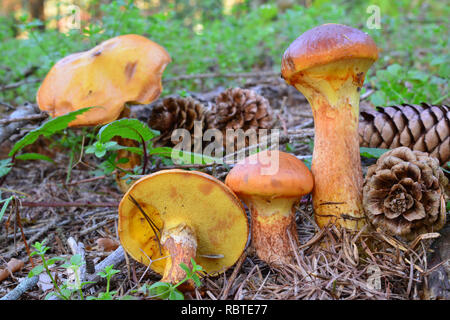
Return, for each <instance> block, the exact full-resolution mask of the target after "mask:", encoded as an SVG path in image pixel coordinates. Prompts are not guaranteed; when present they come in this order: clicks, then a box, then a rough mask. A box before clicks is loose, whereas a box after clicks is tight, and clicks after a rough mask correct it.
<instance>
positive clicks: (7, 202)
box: [0, 196, 13, 222]
mask: <svg viewBox="0 0 450 320" xmlns="http://www.w3.org/2000/svg"><path fill="white" fill-rule="evenodd" d="M12 199H13V196H11V197H9V198H6V199H5V200H2V201H0V203H2V202H3V206H2V209H1V210H0V222H1V221H2V218H3V215H4V214H5V211H6V208H8V205H9V203H10V202H11V200H12Z"/></svg>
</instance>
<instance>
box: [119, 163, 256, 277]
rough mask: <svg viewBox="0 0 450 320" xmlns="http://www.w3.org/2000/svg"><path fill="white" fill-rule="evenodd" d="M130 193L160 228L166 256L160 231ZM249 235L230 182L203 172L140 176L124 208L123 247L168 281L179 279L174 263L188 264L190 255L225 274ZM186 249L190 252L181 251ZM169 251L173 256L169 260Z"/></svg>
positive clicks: (121, 222) (207, 269) (121, 223)
mask: <svg viewBox="0 0 450 320" xmlns="http://www.w3.org/2000/svg"><path fill="white" fill-rule="evenodd" d="M130 195H131V196H132V197H133V198H135V199H136V201H137V202H138V203H139V204H140V206H141V207H142V208H143V210H144V211H145V213H146V214H147V215H148V217H149V218H150V219H151V220H152V221H153V222H154V223H155V224H156V226H157V227H158V228H159V229H160V231H161V232H157V233H158V237H159V239H161V242H162V244H161V246H162V254H161V253H160V251H159V245H158V241H157V237H156V235H155V233H154V232H153V230H152V228H151V227H150V225H149V223H148V222H147V221H146V219H145V218H144V217H143V215H142V214H141V213H140V211H139V209H138V208H137V207H136V205H134V204H133V202H132V201H130V199H129V196H130ZM248 232H249V231H248V222H247V217H246V215H245V211H244V209H243V207H242V205H241V203H240V201H239V199H238V198H237V197H236V196H235V195H234V194H233V193H232V191H231V190H230V189H229V188H228V187H227V186H226V185H225V184H223V183H222V182H220V181H219V180H217V179H215V178H214V177H212V176H210V175H207V174H204V173H201V172H196V171H184V170H177V169H174V170H162V171H159V172H157V173H154V174H151V175H149V176H146V177H144V178H141V179H140V180H138V181H136V182H135V183H134V184H133V186H132V187H131V188H130V189H129V190H128V192H127V193H126V194H125V196H124V197H123V199H122V201H121V202H120V205H119V237H120V241H121V243H122V246H123V247H124V249H125V250H126V251H127V252H128V253H129V254H130V255H131V256H132V257H133V258H134V259H135V260H137V261H139V262H141V263H143V264H146V265H150V267H151V268H152V269H153V270H154V271H156V272H158V273H160V274H164V278H165V279H175V280H176V278H177V276H173V275H172V276H170V273H176V272H177V271H176V270H175V269H176V268H177V267H178V266H173V265H172V261H178V262H184V263H186V262H188V261H189V260H190V258H191V257H192V258H194V260H195V261H196V263H197V264H199V265H201V266H202V267H203V269H204V271H205V272H207V273H211V274H215V273H221V272H223V271H225V270H226V269H227V268H228V267H230V266H232V265H233V264H234V263H235V262H236V261H237V259H238V258H239V257H240V255H241V254H242V252H243V250H244V249H245V245H246V243H247V239H248ZM164 244H166V245H164ZM176 244H177V245H176ZM171 248H172V249H171ZM183 248H184V249H183ZM185 249H186V251H187V252H179V251H181V250H185ZM169 250H171V254H172V255H173V257H168V256H169ZM192 251H196V252H195V255H194V254H193V253H192ZM222 255H223V257H222V258H218V259H216V258H210V256H213V257H214V256H216V257H221V256H222ZM164 257H166V258H164ZM161 258H162V259H161ZM149 259H151V260H152V262H151V261H150V260H149ZM150 262H151V263H150ZM186 264H187V263H186ZM165 269H166V270H165ZM178 271H179V270H178ZM178 278H179V276H178ZM180 280H182V279H178V281H180Z"/></svg>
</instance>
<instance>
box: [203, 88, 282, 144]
mask: <svg viewBox="0 0 450 320" xmlns="http://www.w3.org/2000/svg"><path fill="white" fill-rule="evenodd" d="M206 123H207V127H208V129H219V130H220V131H222V133H223V137H224V144H225V143H226V139H225V136H226V130H227V129H234V130H237V129H242V130H243V131H244V132H245V131H246V130H248V129H255V130H258V129H271V128H272V126H273V120H272V108H271V107H270V104H269V101H268V100H267V99H266V98H264V97H263V96H261V95H259V94H257V93H256V92H255V91H253V90H249V89H241V88H230V89H227V90H225V91H224V92H222V93H220V94H219V95H218V96H217V98H216V104H215V105H214V106H213V107H212V108H211V110H210V112H208V115H207V117H206Z"/></svg>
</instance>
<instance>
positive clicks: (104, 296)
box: [87, 265, 120, 300]
mask: <svg viewBox="0 0 450 320" xmlns="http://www.w3.org/2000/svg"><path fill="white" fill-rule="evenodd" d="M119 272H120V271H119V270H115V269H113V266H112V265H110V266H107V267H106V268H105V271H100V272H99V273H98V275H99V276H100V277H102V278H105V279H106V292H101V293H99V295H98V296H97V297H94V296H89V297H87V300H113V299H114V295H116V294H117V291H109V290H110V282H111V278H112V276H113V275H115V274H116V273H119Z"/></svg>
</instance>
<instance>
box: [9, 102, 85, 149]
mask: <svg viewBox="0 0 450 320" xmlns="http://www.w3.org/2000/svg"><path fill="white" fill-rule="evenodd" d="M90 109H92V107H88V108H83V109H80V110H76V111H72V112H69V113H67V114H65V115H62V116H59V117H56V118H54V119H51V120H48V121H46V122H44V123H43V124H42V125H41V126H40V127H38V128H36V129H34V130H32V131H30V132H28V133H27V134H26V135H25V136H24V137H23V138H22V139H20V140H19V141H17V142H16V144H14V146H13V147H12V149H11V151H10V152H9V154H8V155H9V156H10V157H11V156H13V155H14V154H16V153H17V151H19V150H21V149H23V148H24V147H26V146H28V145H30V144H32V143H34V142H35V141H36V140H37V139H38V138H39V137H40V136H41V135H42V136H44V137H47V138H48V137H50V136H51V135H53V134H55V133H57V132H59V131H61V130H64V129H66V128H67V127H68V125H69V123H70V122H71V121H73V120H75V119H76V117H77V116H78V115H80V114H82V113H85V112H86V111H88V110H90Z"/></svg>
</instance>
